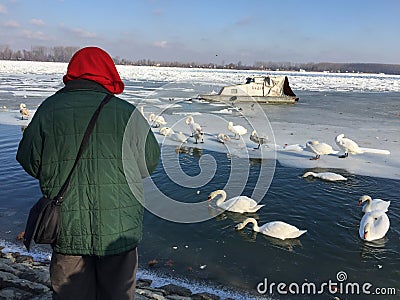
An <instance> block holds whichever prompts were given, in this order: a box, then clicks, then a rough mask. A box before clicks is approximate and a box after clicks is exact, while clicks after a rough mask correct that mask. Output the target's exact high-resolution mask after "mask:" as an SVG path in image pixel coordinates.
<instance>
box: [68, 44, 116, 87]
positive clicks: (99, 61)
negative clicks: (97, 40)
mask: <svg viewBox="0 0 400 300" xmlns="http://www.w3.org/2000/svg"><path fill="white" fill-rule="evenodd" d="M74 79H88V80H92V81H95V82H97V83H98V84H101V85H102V86H103V87H105V88H106V89H107V90H108V91H109V92H110V93H113V94H121V93H122V92H123V91H124V83H123V82H122V80H121V78H120V77H119V74H118V71H117V69H116V68H115V65H114V62H113V60H112V58H111V57H110V56H109V55H108V54H107V52H105V51H104V50H102V49H100V48H97V47H86V48H83V49H81V50H79V51H78V52H76V53H75V54H74V56H73V57H72V58H71V60H70V62H69V64H68V69H67V74H66V75H64V77H63V81H64V83H65V84H67V82H69V81H71V80H74Z"/></svg>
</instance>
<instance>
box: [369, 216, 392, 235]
mask: <svg viewBox="0 0 400 300" xmlns="http://www.w3.org/2000/svg"><path fill="white" fill-rule="evenodd" d="M389 227H390V221H389V218H388V216H387V214H385V213H384V214H382V215H381V216H380V217H378V218H377V219H376V220H375V222H374V224H373V226H372V228H371V233H370V237H369V239H370V240H379V239H381V238H383V237H384V236H385V235H386V233H387V232H388V230H389Z"/></svg>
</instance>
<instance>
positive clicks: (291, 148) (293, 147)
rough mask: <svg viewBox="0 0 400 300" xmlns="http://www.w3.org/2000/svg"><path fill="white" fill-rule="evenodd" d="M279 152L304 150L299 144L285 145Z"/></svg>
mask: <svg viewBox="0 0 400 300" xmlns="http://www.w3.org/2000/svg"><path fill="white" fill-rule="evenodd" d="M280 150H281V151H293V152H301V151H303V150H304V147H303V146H302V145H300V144H292V145H289V144H285V145H283V147H282V148H281V149H280Z"/></svg>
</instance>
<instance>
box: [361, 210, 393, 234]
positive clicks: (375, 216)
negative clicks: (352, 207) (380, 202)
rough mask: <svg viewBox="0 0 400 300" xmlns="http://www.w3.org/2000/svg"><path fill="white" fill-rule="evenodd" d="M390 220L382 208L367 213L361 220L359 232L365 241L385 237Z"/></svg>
mask: <svg viewBox="0 0 400 300" xmlns="http://www.w3.org/2000/svg"><path fill="white" fill-rule="evenodd" d="M389 227H390V221H389V218H388V216H387V215H386V213H385V212H384V211H382V210H374V211H371V212H368V213H365V214H364V216H363V217H362V219H361V222H360V228H359V229H358V234H359V235H360V238H361V239H363V240H365V241H374V240H379V239H381V238H383V237H384V236H385V235H386V233H387V232H388V230H389Z"/></svg>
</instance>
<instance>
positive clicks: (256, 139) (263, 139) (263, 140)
mask: <svg viewBox="0 0 400 300" xmlns="http://www.w3.org/2000/svg"><path fill="white" fill-rule="evenodd" d="M250 140H251V141H252V142H254V143H256V144H258V147H257V148H254V149H260V146H261V145H264V144H266V143H267V142H268V137H259V136H258V135H257V132H256V131H255V130H253V132H252V133H251V135H250Z"/></svg>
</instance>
